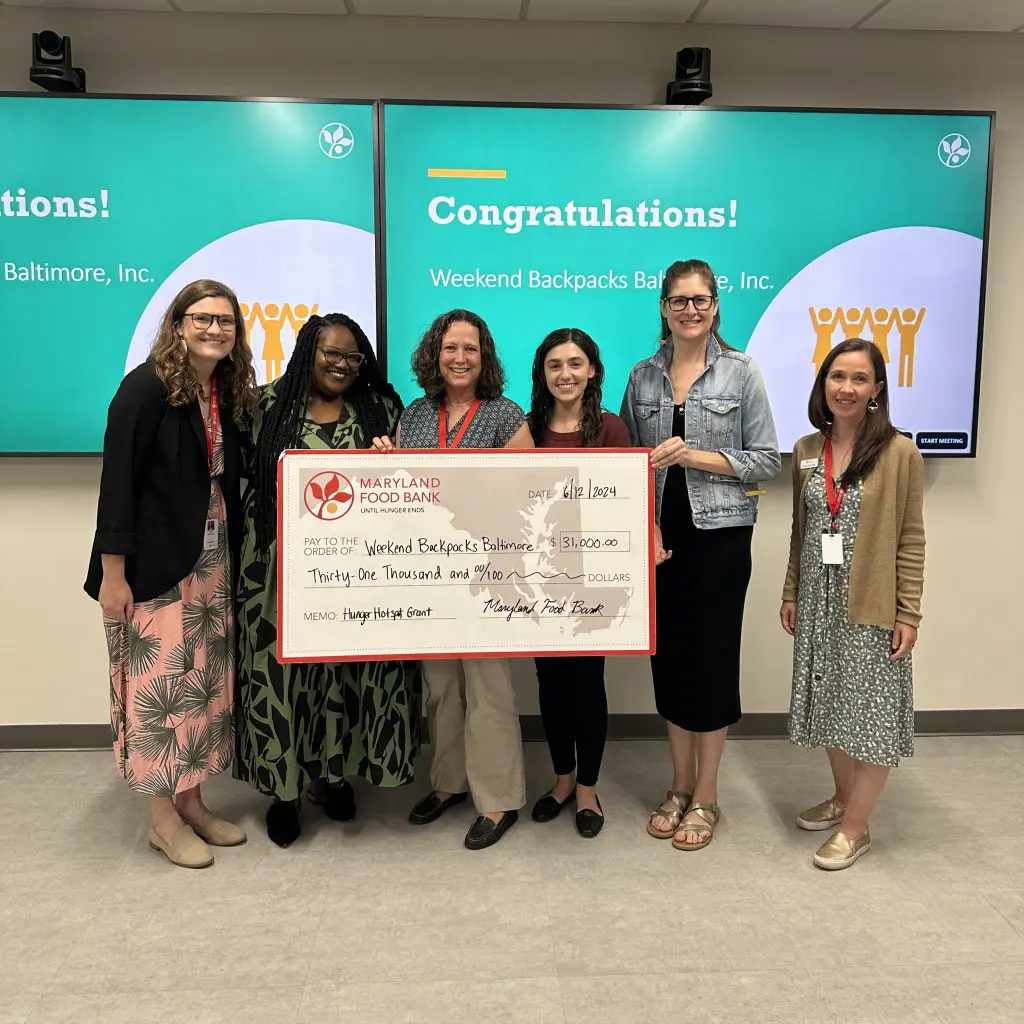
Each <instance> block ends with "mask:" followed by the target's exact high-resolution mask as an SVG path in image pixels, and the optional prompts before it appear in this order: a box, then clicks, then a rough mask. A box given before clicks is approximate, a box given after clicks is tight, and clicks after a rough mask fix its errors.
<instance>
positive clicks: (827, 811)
mask: <svg viewBox="0 0 1024 1024" xmlns="http://www.w3.org/2000/svg"><path fill="white" fill-rule="evenodd" d="M845 811H846V808H845V807H844V806H843V805H842V804H837V803H836V802H835V800H833V799H832V798H831V797H830V798H829V799H828V800H822V801H821V803H820V804H815V805H814V806H813V807H808V808H807V810H806V811H804V812H803V813H802V814H801V815H800V816H799V817H798V818H797V819H796V823H797V825H799V826H800V828H802V829H805V830H806V831H808V832H823V831H824V830H825V829H827V828H833V827H835V826H836V825H838V824H839V822H841V821H842V820H843V814H844V813H845Z"/></svg>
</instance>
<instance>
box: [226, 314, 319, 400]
mask: <svg viewBox="0 0 1024 1024" xmlns="http://www.w3.org/2000/svg"><path fill="white" fill-rule="evenodd" d="M240 307H241V310H242V316H243V318H244V319H245V326H246V329H247V330H248V332H249V336H250V340H251V338H252V332H253V328H255V326H256V325H257V324H259V325H260V327H261V328H262V329H263V347H262V350H261V351H260V357H259V361H260V362H262V363H263V365H264V369H265V371H266V377H265V380H266V381H267V383H269V382H270V381H274V380H277V378H278V377H280V376H281V374H282V373H284V364H285V349H284V337H283V332H284V328H285V326H288V327H290V328H291V329H292V330H293V331H294V332H295V334H296V335H297V334H298V333H299V330H300V329H301V327H302V325H303V324H304V323H305V322H306V321H307V320H308V319H309V318H310V317H311V316H314V315H315V314H316V312H317V309H318V308H319V303H314V304H313V306H312V308H310V307H309V306H308V305H306V303H304V302H300V303H298V304H297V305H296V306H295V307H294V309H293V308H292V306H291V304H290V303H287V302H286V303H284V304H282V305H278V304H277V303H276V302H268V303H266V304H265V305H264V304H261V303H259V302H254V303H253V304H252V305H251V306H250V305H249V304H248V303H241V304H240ZM255 348H256V346H255V345H253V350H254V352H255Z"/></svg>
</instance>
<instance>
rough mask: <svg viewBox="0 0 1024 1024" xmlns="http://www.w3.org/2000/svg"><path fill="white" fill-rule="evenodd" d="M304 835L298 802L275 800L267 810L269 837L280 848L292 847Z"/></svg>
mask: <svg viewBox="0 0 1024 1024" xmlns="http://www.w3.org/2000/svg"><path fill="white" fill-rule="evenodd" d="M301 834H302V826H301V825H300V824H299V801H298V800H275V801H274V802H273V803H272V804H271V805H270V806H269V807H268V808H267V837H268V838H269V839H270V841H271V842H272V843H276V844H277V845H278V846H282V847H284V846H291V844H292V843H294V842H295V840H296V839H298V838H299V836H300V835H301Z"/></svg>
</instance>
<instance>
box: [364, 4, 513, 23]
mask: <svg viewBox="0 0 1024 1024" xmlns="http://www.w3.org/2000/svg"><path fill="white" fill-rule="evenodd" d="M352 6H353V8H354V9H355V11H356V13H358V14H373V15H377V14H397V15H400V16H404V17H409V18H503V19H506V20H518V18H519V11H520V10H521V9H522V6H523V5H522V2H521V0H354V2H353V4H352Z"/></svg>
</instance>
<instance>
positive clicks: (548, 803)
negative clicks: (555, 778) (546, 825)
mask: <svg viewBox="0 0 1024 1024" xmlns="http://www.w3.org/2000/svg"><path fill="white" fill-rule="evenodd" d="M553 793H554V790H551V789H549V790H548V791H547V792H546V793H545V794H544V795H543V796H542V797H541V798H540V799H539V800H538V801H537V802H536V803H535V804H534V805H533V813H532V814H531V815H530V817H531V818H533V820H534V821H539V822H545V821H554V820H555V818H557V817H558V816H559V815H560V814H561V813H562V808H563V807H564V806H565V805H566V804H571V803H573V802H574V801H575V800H576V790H573V791H572V792H571V793H570V794H569V795H568V796H567V797H566V798H565V799H564V800H563V801H562V802H561V803H559V802H558V801H557V800H556V799H555V798H554V795H553Z"/></svg>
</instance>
